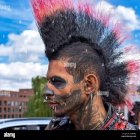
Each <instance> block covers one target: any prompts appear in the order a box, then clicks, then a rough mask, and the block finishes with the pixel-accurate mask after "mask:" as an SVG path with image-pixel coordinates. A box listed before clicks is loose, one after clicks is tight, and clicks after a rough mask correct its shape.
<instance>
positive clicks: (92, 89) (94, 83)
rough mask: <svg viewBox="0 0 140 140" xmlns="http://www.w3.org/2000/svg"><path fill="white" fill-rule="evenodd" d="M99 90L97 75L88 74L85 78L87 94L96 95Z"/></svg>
mask: <svg viewBox="0 0 140 140" xmlns="http://www.w3.org/2000/svg"><path fill="white" fill-rule="evenodd" d="M98 89H99V80H98V77H97V76H96V75H95V74H88V75H86V76H85V77H84V92H85V94H90V93H96V92H97V90H98Z"/></svg>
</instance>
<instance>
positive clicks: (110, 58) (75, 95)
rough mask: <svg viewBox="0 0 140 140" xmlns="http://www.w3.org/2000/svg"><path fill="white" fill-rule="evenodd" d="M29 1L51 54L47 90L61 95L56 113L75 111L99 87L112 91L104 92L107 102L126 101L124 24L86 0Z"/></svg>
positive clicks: (49, 55) (58, 95) (58, 98)
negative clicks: (80, 0) (76, 1)
mask: <svg viewBox="0 0 140 140" xmlns="http://www.w3.org/2000/svg"><path fill="white" fill-rule="evenodd" d="M31 1H32V5H33V10H34V13H35V17H36V20H37V23H38V29H39V32H40V35H41V37H42V39H43V41H44V44H45V49H46V50H45V53H46V56H47V58H48V59H49V70H48V73H47V78H48V84H47V89H49V91H48V93H49V94H51V95H55V96H54V97H55V98H56V99H57V100H59V101H60V100H61V99H63V101H62V102H63V103H62V105H61V106H60V107H57V108H56V111H55V112H54V113H55V115H58V116H59V115H64V114H65V113H67V112H71V110H72V111H74V110H75V109H76V108H78V107H79V106H81V105H82V104H84V103H85V102H86V100H87V98H88V97H89V94H90V95H91V93H92V94H95V93H96V92H98V91H103V92H108V93H109V96H107V97H106V96H104V95H102V99H103V101H104V102H110V103H112V104H114V105H118V104H123V103H124V102H125V95H126V83H127V82H126V81H127V75H128V71H127V63H123V62H121V61H120V57H121V55H122V52H120V50H119V49H118V50H117V48H118V47H119V46H120V44H121V43H122V41H123V40H124V37H122V36H121V35H122V34H121V28H120V30H119V28H118V27H117V26H116V25H114V23H112V22H111V20H109V19H110V18H109V16H106V15H104V14H103V11H101V12H99V9H96V8H95V7H94V8H92V7H91V6H90V5H88V4H85V5H83V4H79V5H77V7H76V5H75V4H74V3H73V1H72V0H49V1H48V0H31ZM96 10H97V11H96ZM103 92H102V93H103ZM48 98H52V97H48ZM74 99H75V100H74ZM116 99H117V100H116ZM66 100H68V101H66ZM65 102H67V106H66V107H64V104H65ZM70 105H71V106H70ZM53 108H54V107H53ZM61 108H62V110H61ZM54 109H55V108H54ZM59 111H60V112H61V113H60V112H59Z"/></svg>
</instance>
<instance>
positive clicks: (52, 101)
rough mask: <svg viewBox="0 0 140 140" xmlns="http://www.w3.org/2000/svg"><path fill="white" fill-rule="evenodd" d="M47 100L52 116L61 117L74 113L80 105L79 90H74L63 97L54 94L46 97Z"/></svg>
mask: <svg viewBox="0 0 140 140" xmlns="http://www.w3.org/2000/svg"><path fill="white" fill-rule="evenodd" d="M47 100H48V101H47V102H48V104H49V106H50V107H51V109H52V111H53V114H54V116H56V117H61V116H64V115H66V114H67V113H69V112H72V111H75V109H77V108H78V107H79V106H80V105H81V104H82V100H81V90H74V91H73V92H72V93H67V94H66V95H64V96H60V95H56V94H54V96H53V97H50V96H48V98H47Z"/></svg>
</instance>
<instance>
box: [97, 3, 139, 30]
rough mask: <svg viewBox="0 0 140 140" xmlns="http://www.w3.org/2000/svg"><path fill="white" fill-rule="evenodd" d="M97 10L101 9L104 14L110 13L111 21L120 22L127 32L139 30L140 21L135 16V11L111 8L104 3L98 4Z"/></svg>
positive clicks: (120, 7)
mask: <svg viewBox="0 0 140 140" xmlns="http://www.w3.org/2000/svg"><path fill="white" fill-rule="evenodd" d="M98 7H99V9H103V11H104V13H105V12H108V11H110V12H109V13H110V15H111V16H112V17H113V18H112V20H113V21H122V23H124V25H125V28H126V29H127V30H129V31H134V30H140V20H139V17H138V16H137V15H136V13H135V10H134V9H133V8H130V7H124V6H121V5H119V6H117V7H115V6H113V5H111V4H110V3H108V2H106V1H102V2H99V3H98Z"/></svg>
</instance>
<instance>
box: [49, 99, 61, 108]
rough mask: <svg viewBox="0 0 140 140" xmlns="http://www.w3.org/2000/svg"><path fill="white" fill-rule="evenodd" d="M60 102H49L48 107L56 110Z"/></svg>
mask: <svg viewBox="0 0 140 140" xmlns="http://www.w3.org/2000/svg"><path fill="white" fill-rule="evenodd" d="M58 104H59V103H58V102H54V101H50V100H49V101H48V105H49V107H50V108H51V109H52V110H56V107H57V106H58Z"/></svg>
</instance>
